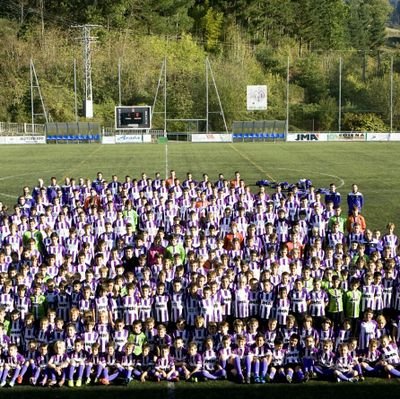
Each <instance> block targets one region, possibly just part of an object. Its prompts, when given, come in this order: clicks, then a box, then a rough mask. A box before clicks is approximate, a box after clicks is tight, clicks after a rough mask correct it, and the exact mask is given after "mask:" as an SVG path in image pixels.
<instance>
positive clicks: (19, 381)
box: [17, 375, 23, 384]
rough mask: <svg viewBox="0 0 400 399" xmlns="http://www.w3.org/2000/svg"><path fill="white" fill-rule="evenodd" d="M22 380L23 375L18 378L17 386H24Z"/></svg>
mask: <svg viewBox="0 0 400 399" xmlns="http://www.w3.org/2000/svg"><path fill="white" fill-rule="evenodd" d="M22 380H23V377H22V375H19V376H18V377H17V384H22Z"/></svg>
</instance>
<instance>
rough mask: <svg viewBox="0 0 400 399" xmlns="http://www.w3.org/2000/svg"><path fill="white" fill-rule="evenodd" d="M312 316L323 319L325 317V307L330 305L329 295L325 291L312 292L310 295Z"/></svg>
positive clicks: (310, 312) (309, 309)
mask: <svg viewBox="0 0 400 399" xmlns="http://www.w3.org/2000/svg"><path fill="white" fill-rule="evenodd" d="M308 301H309V302H310V303H309V307H308V311H309V314H310V316H313V317H314V316H317V317H322V316H325V306H326V305H327V303H328V295H327V294H326V292H325V291H324V290H318V291H316V290H312V291H310V292H309V293H308Z"/></svg>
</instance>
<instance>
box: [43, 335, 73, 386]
mask: <svg viewBox="0 0 400 399" xmlns="http://www.w3.org/2000/svg"><path fill="white" fill-rule="evenodd" d="M68 364H69V359H68V356H67V354H66V351H65V342H64V341H56V342H55V343H54V355H53V356H51V357H50V359H49V362H48V364H47V374H48V378H49V383H48V385H49V386H55V385H57V384H58V386H60V387H61V386H63V385H64V383H65V377H66V369H67V367H68Z"/></svg>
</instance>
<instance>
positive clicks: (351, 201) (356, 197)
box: [347, 184, 364, 215]
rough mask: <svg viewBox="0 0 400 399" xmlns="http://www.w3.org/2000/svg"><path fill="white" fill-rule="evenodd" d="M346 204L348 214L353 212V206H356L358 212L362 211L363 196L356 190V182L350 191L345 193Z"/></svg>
mask: <svg viewBox="0 0 400 399" xmlns="http://www.w3.org/2000/svg"><path fill="white" fill-rule="evenodd" d="M347 206H348V209H349V215H351V213H352V212H353V209H354V208H358V211H359V212H362V207H363V206H364V196H363V195H362V193H360V191H358V186H357V184H353V185H352V186H351V192H349V193H348V194H347Z"/></svg>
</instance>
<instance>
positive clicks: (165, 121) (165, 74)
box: [164, 57, 167, 137]
mask: <svg viewBox="0 0 400 399" xmlns="http://www.w3.org/2000/svg"><path fill="white" fill-rule="evenodd" d="M164 137H167V57H164Z"/></svg>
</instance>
